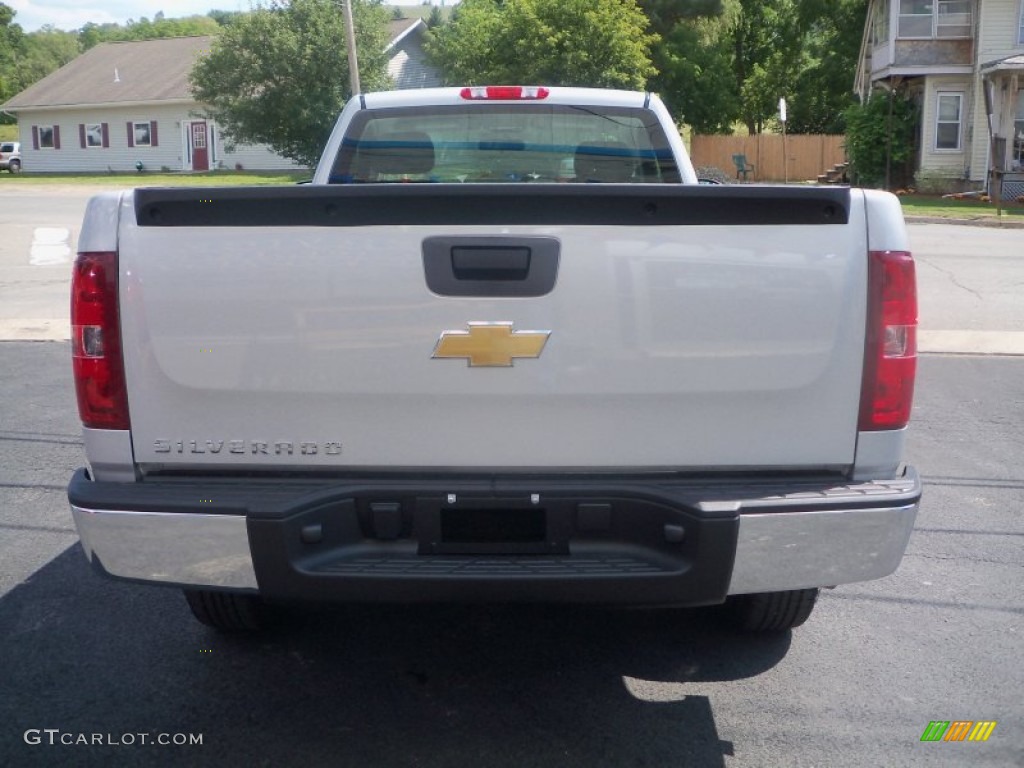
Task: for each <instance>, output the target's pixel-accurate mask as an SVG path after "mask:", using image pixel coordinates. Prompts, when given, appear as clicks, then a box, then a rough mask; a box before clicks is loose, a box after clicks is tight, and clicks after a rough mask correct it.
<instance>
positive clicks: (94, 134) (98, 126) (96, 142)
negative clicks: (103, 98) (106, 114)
mask: <svg viewBox="0 0 1024 768" xmlns="http://www.w3.org/2000/svg"><path fill="white" fill-rule="evenodd" d="M85 146H87V147H102V146H103V124H102V123H91V124H89V125H86V126H85Z"/></svg>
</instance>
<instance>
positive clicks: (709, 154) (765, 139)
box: [690, 133, 846, 181]
mask: <svg viewBox="0 0 1024 768" xmlns="http://www.w3.org/2000/svg"><path fill="white" fill-rule="evenodd" d="M845 143H846V137H845V136H807V135H796V136H787V137H786V155H787V156H788V165H789V168H788V171H789V180H790V181H815V180H816V179H817V178H818V176H819V175H820V174H823V173H825V171H827V170H828V169H829V168H831V167H832V166H833V165H836V164H838V163H842V162H845V160H846V153H845V151H844V150H843V145H844V144H845ZM740 154H742V155H746V156H747V163H748V164H750V165H753V166H754V172H753V173H750V174H748V176H747V180H748V181H783V180H785V178H786V170H787V169H786V168H785V167H784V166H783V161H782V136H781V135H775V134H764V133H762V134H758V135H756V136H693V137H692V138H691V141H690V158H691V159H692V160H693V164H694V166H696V167H697V168H717V169H718V170H720V171H722V172H723V173H724V174H725V175H726V176H728V177H729V178H736V166H735V164H734V163H733V160H732V156H733V155H740Z"/></svg>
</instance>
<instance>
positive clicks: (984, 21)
mask: <svg viewBox="0 0 1024 768" xmlns="http://www.w3.org/2000/svg"><path fill="white" fill-rule="evenodd" d="M1020 6H1021V0H983V1H982V8H981V27H980V29H979V30H978V38H979V42H978V61H980V62H981V63H983V64H984V63H985V62H989V61H995V60H996V59H1005V58H1006V57H1007V56H1013V55H1014V54H1015V53H1021V52H1022V50H1024V48H1022V46H1021V45H1020V44H1019V43H1018V42H1017V33H1018V30H1019V29H1020Z"/></svg>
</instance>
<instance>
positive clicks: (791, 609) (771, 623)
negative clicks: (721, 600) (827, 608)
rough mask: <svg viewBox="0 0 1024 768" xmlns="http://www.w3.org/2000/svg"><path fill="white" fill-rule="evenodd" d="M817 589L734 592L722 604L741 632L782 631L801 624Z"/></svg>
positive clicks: (731, 622)
mask: <svg viewBox="0 0 1024 768" xmlns="http://www.w3.org/2000/svg"><path fill="white" fill-rule="evenodd" d="M817 599H818V590H817V589H795V590H792V591H789V592H762V593H758V594H753V595H736V596H734V597H730V598H729V599H728V600H727V601H726V604H725V608H726V615H727V617H728V620H729V623H730V624H732V625H733V626H734V627H736V628H737V629H741V630H743V631H744V632H785V631H786V630H788V629H794V628H795V627H799V626H800V625H801V624H803V623H804V622H805V621H807V619H808V618H809V617H810V615H811V611H813V610H814V603H815V601H816V600H817Z"/></svg>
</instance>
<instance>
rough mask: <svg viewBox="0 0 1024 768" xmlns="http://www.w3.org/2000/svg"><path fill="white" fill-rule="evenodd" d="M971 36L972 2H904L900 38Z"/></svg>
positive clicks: (901, 0) (901, 13) (959, 0)
mask: <svg viewBox="0 0 1024 768" xmlns="http://www.w3.org/2000/svg"><path fill="white" fill-rule="evenodd" d="M970 36H971V0H900V18H899V37H901V38H917V39H924V40H928V39H933V38H954V37H970Z"/></svg>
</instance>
